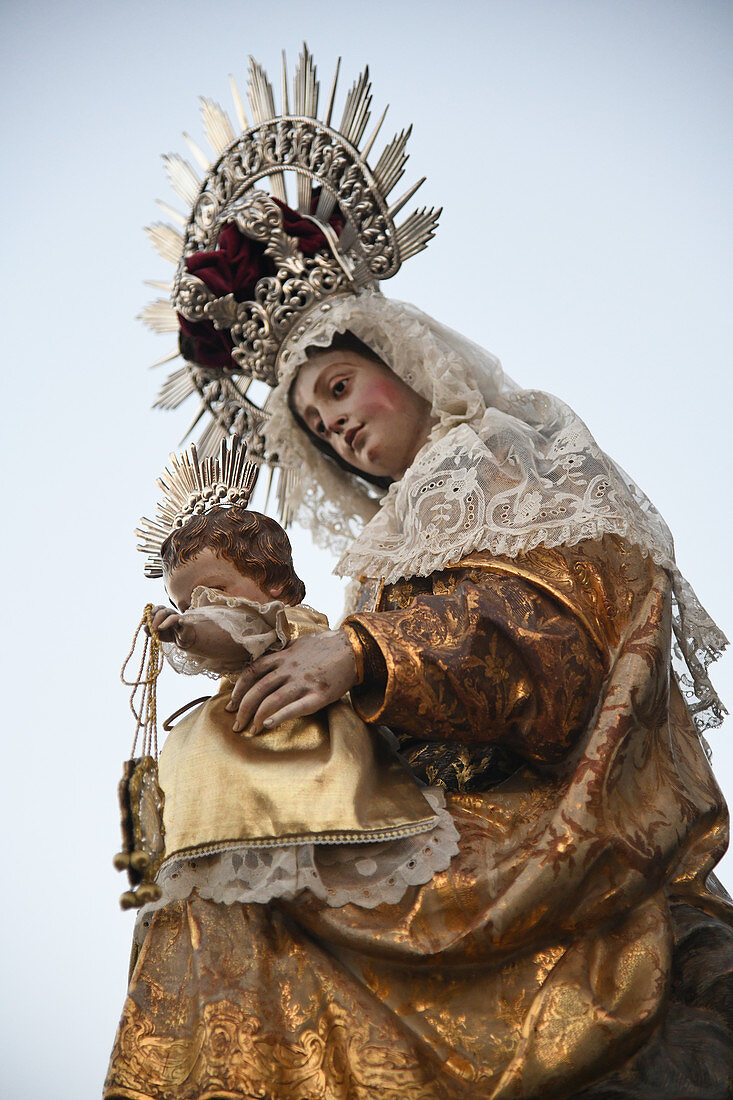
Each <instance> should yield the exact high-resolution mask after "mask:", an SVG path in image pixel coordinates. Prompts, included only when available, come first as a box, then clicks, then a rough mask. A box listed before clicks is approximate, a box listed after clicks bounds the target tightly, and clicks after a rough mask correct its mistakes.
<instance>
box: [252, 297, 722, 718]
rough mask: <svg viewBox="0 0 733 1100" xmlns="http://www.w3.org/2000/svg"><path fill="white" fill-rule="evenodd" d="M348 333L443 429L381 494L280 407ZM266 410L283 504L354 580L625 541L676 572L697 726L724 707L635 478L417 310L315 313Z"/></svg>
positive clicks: (666, 541)
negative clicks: (302, 372)
mask: <svg viewBox="0 0 733 1100" xmlns="http://www.w3.org/2000/svg"><path fill="white" fill-rule="evenodd" d="M346 331H349V332H352V333H353V334H354V335H355V336H357V337H358V338H359V339H360V340H361V341H363V343H365V344H366V345H367V346H368V347H370V348H371V349H372V350H373V351H374V352H376V354H377V355H378V356H379V357H380V358H381V359H382V360H383V361H384V362H385V363H386V364H387V365H388V366H389V367H391V369H392V370H393V371H394V372H395V374H397V375H398V376H399V377H400V378H401V379H402V380H403V381H404V382H406V383H407V384H408V385H409V386H410V387H411V388H412V389H414V390H415V391H416V392H417V393H419V394H421V395H422V396H423V397H425V398H426V399H427V400H429V401H430V402H431V404H432V410H433V414H434V416H436V417H437V421H438V422H437V424H436V426H435V427H434V428H433V431H432V432H431V435H430V438H429V440H428V442H427V443H426V444H425V446H424V447H423V448H422V450H421V451H420V452H419V453H418V454H417V456H416V458H415V460H414V462H413V464H412V466H411V467H410V468H409V470H408V471H407V472H406V473H405V475H404V476H403V478H402V479H401V480H400V481H399V482H395V483H394V484H392V485H391V486H390V488H389V489H388V490H387V491H386V492H381V491H379V490H376V489H374V488H373V487H372V486H369V485H367V483H366V482H364V481H362V480H361V479H359V478H357V477H355V476H352V475H350V474H349V473H348V472H346V471H344V470H343V469H341V468H340V467H339V466H338V465H337V464H336V463H335V462H333V461H331V460H330V459H329V458H328V456H326V455H324V454H323V453H321V452H320V451H318V450H317V448H316V447H315V446H314V445H313V443H312V440H311V438H310V437H309V435H308V433H307V432H305V431H304V430H303V429H302V428H301V427H300V426H299V425H298V424H297V422H296V421H295V419H294V418H293V415H292V413H291V411H290V409H289V407H288V400H287V397H288V391H289V389H290V386H291V384H292V381H293V378H294V377H295V375H296V373H297V371H298V368H299V367H300V365H301V364H302V363H303V362H304V361H305V358H306V351H307V349H308V348H310V347H324V348H325V347H328V346H329V345H330V344H331V341H332V340H333V337H334V335H335V334H336V333H339V332H346ZM279 378H280V381H279V384H278V387H277V389H276V390H275V391H274V392H273V394H272V397H271V401H270V404H269V407H270V409H271V410H272V418H271V420H270V423H269V425H268V429H267V439H268V445H269V447H270V449H271V451H273V452H276V453H277V454H278V457H279V460H280V462H281V463H282V464H283V466H285V467H287V468H290V470H291V471H297V476H295V477H292V479H291V485H290V488H289V493H288V500H289V503H290V506H291V508H292V514H293V517H294V518H295V519H296V520H297V521H298V522H299V523H300V524H302V525H303V526H304V527H306V528H307V529H309V530H310V531H311V533H312V535H313V539H314V541H315V543H316V544H317V545H319V546H324V547H327V548H328V549H329V550H331V551H335V552H336V553H339V554H340V555H341V557H340V560H339V562H338V564H337V566H336V570H335V571H336V572H337V573H339V574H341V575H342V576H351V577H381V578H383V579H384V581H385V582H386V583H392V582H394V581H396V580H399V579H400V578H402V577H410V576H416V575H417V576H427V575H429V574H430V573H433V572H435V571H436V570H440V569H442V568H444V567H445V566H446V565H447V564H449V563H454V562H457V561H460V560H461V558H463V557H465V556H466V555H467V554H469V553H471V552H472V551H476V550H489V551H491V553H494V554H505V555H508V556H510V557H513V556H515V555H516V554H518V553H520V552H522V551H527V550H530V549H532V548H533V547H534V546H537V545H539V544H543V545H545V546H550V547H552V546H559V545H563V544H564V545H573V544H574V543H577V542H579V541H580V540H581V539H587V538H601V537H602V536H603V535H604V534H615V535H620V536H622V537H623V538H626V539H628V540H629V541H630V542H632V543H635V544H637V545H638V546H639V547H640V548H641V549H642V551H643V552H644V553H645V554H651V556H652V557H653V559H654V560H655V561H656V562H657V563H658V564H659V565H661V566H662V567H663V568H665V569H666V570H667V571H668V573H669V574H670V577H671V579H672V585H673V599H674V608H673V612H674V618H673V623H674V631H675V636H676V641H677V646H676V647H675V648H676V650H677V652H676V657H677V658H678V660H679V659H682V658H683V659H684V665H680V668H679V669H678V678H679V680H680V682H681V685H682V688H683V691H684V693H685V695H686V698H687V701H688V704H689V706H690V709H691V711H692V712H693V714H694V716H695V721H696V723H697V725H698V728H699V729H701V730H702V729H705V728H707V727H711V726H716V725H719V724H720V722H721V721H722V715H723V714H724V713H725V710H724V708H723V706H722V704H721V702H720V700H719V698H718V696H717V695H716V693H715V691H714V689H713V687H712V685H711V683H710V680H709V677H708V675H707V667H708V665H709V664H710V662H711V661H713V660H715V659H716V658H717V657H718V656H719V655H720V653H721V652H722V650H723V648H724V646H725V645H726V638H725V636H724V635H723V633H722V631H721V630H720V629H719V628H718V627H717V626H716V624H715V623H714V622H713V620H712V619H711V618H710V616H709V615H708V614H707V612H706V611H705V609H704V608H703V607H702V606H701V604H700V602H699V600H698V599H697V597H696V596H695V593H694V592H693V590H692V588H691V587H690V585H689V584H688V583H687V582H686V581H685V579H684V578H683V577H682V575H681V574H680V572H679V570H678V568H677V566H676V564H675V560H674V545H673V541H672V536H671V534H670V532H669V529H668V527H667V525H666V524H665V522H664V520H663V519H662V517H661V516H660V514H659V512H658V511H657V510H656V508H655V507H654V505H653V504H652V503H651V501H650V500H649V499H648V497H646V496H645V494H644V493H642V491H641V490H640V489H639V488H638V487H637V486H636V485H635V484H634V483H633V481H632V480H631V479H630V478H629V477H628V476H627V475H626V474H625V473H624V472H623V470H621V469H620V468H619V467H618V466H617V465H616V464H615V463H614V462H613V460H612V459H610V458H609V457H608V456H607V455H606V454H604V452H603V451H601V449H600V448H599V447H598V445H597V443H596V442H595V440H594V439H593V437H592V435H591V434H590V432H589V431H588V429H587V427H586V426H585V424H584V423H583V421H582V420H581V419H580V418H579V417H578V416H577V415H576V414H575V413H574V412H573V410H572V409H571V408H569V407H568V406H567V405H565V404H564V403H563V402H562V401H560V400H558V398H556V397H553V396H552V395H551V394H547V393H542V392H541V391H537V390H522V389H520V388H519V387H518V386H517V385H516V384H515V383H514V382H512V381H511V379H509V378H508V377H507V376H506V375H505V374H504V372H503V371H502V369H501V364H500V363H499V361H498V360H497V359H496V358H495V357H494V356H492V355H490V354H489V353H488V352H486V351H484V350H483V349H482V348H480V347H478V346H477V345H476V344H473V343H472V342H471V341H469V340H467V339H465V338H464V337H463V336H461V335H459V334H458V333H457V332H454V331H453V330H452V329H449V328H447V327H445V326H444V325H441V324H439V323H438V322H437V321H434V320H433V319H432V318H431V317H428V316H427V315H426V314H424V313H421V312H420V311H419V310H418V309H416V308H415V307H414V306H411V305H408V304H406V303H403V302H396V301H394V300H392V299H389V298H385V297H383V296H382V295H381V294H380V293H375V292H364V293H361V294H359V295H349V296H346V297H344V298H341V299H337V300H335V301H333V302H332V303H330V304H325V305H322V306H321V307H320V310H319V312H318V313H317V314H316V315H315V316H314V317H313V318H312V320H311V323H310V324H309V325H307V326H305V330H303V328H302V327H301V329H299V330H298V333H297V334H296V336H295V339H292V340H291V341H290V342H289V343H288V344H287V345H286V346H285V347H284V348H283V350H282V352H281V356H280V372H279Z"/></svg>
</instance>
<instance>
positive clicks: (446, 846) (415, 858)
mask: <svg viewBox="0 0 733 1100" xmlns="http://www.w3.org/2000/svg"><path fill="white" fill-rule="evenodd" d="M422 793H423V794H424V796H425V798H426V799H427V800H428V802H429V803H430V806H431V808H432V809H433V810H434V811H435V815H436V819H437V820H436V824H435V825H434V826H433V828H432V829H430V831H429V832H423V833H422V834H420V835H419V836H412V837H404V838H402V839H400V840H391V841H383V842H378V843H374V842H371V843H360V844H341V845H317V844H310V843H309V844H297V845H296V844H290V845H287V846H282V847H268V848H254V847H248V848H237V849H233V850H231V851H227V852H220V853H217V854H215V855H207V856H200V857H197V858H195V859H182V860H177V859H171V860H169V861H167V862H166V863H165V864H164V865H163V867H162V868H161V870H160V872H159V874H158V878H157V881H158V885H159V886H160V887H161V889H162V891H163V893H162V896H161V898H160V899H159V900H158V901H156V902H152V903H151V904H149V905H146V906H144V907H143V908H142V909H141V910H140V913H139V915H138V919H137V922H136V925H135V935H136V937H137V939H138V941H139V940H141V939H142V938H143V937H144V936H145V932H146V930H147V927H148V925H149V922H150V917H151V915H152V914H153V913H154V912H155V910H156V909H160V908H162V907H163V906H165V905H168V904H169V903H170V902H173V901H183V900H185V899H186V898H187V897H190V895H191V894H192V893H193V892H194V891H196V893H197V894H198V896H199V897H201V898H205V899H208V900H211V901H215V902H219V903H221V904H224V905H234V904H236V903H243V904H248V903H251V902H255V903H258V904H265V903H266V902H268V901H273V900H275V899H276V898H284V899H285V900H288V901H290V900H292V899H293V898H295V897H296V896H297V895H298V894H299V893H301V891H303V890H310V892H311V893H312V894H315V896H316V897H318V898H320V899H321V900H322V901H324V902H325V903H326V904H327V905H329V906H332V907H333V908H340V907H341V906H342V905H348V904H353V905H358V906H359V907H360V908H362V909H374V908H375V907H376V906H377V905H382V904H387V905H394V904H396V903H397V902H398V901H400V900H401V899H402V897H403V896H404V894H405V891H406V890H407V889H408V887H410V886H422V885H423V884H424V883H426V882H429V881H430V879H431V878H432V877H433V875H435V874H437V872H438V871H444V870H446V868H447V867H448V866H449V864H450V861H451V860H452V858H453V856H454V855H456V853H457V852H458V840H459V835H458V830H457V829H456V827H455V825H454V823H453V819H452V817H451V815H450V813H449V811H448V810H447V809H446V807H445V797H444V795H443V792H442V791H441V790H439V789H438V788H432V787H428V788H425V789H424V790H423V792H422Z"/></svg>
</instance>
